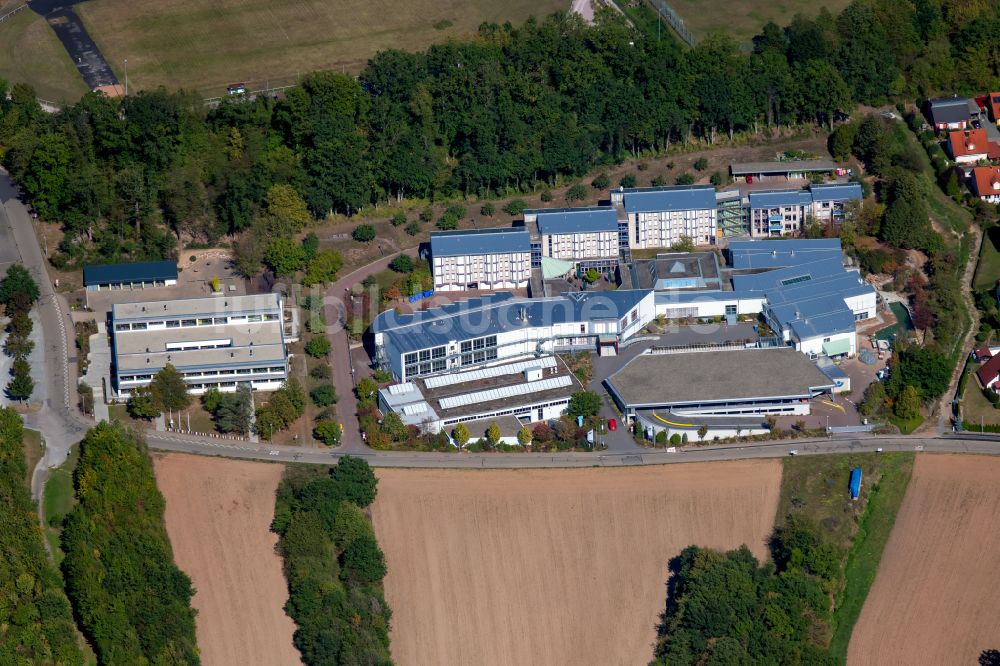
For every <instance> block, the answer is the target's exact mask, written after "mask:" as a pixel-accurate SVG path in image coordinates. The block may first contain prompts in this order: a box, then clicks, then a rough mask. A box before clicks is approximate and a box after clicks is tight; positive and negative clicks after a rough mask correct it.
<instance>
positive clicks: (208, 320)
mask: <svg viewBox="0 0 1000 666" xmlns="http://www.w3.org/2000/svg"><path fill="white" fill-rule="evenodd" d="M198 325H199V326H211V325H212V318H211V317H208V318H205V319H199V320H198Z"/></svg>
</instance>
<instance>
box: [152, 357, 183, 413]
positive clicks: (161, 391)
mask: <svg viewBox="0 0 1000 666" xmlns="http://www.w3.org/2000/svg"><path fill="white" fill-rule="evenodd" d="M149 388H150V389H151V390H152V392H153V395H154V396H155V398H156V403H157V406H158V407H159V408H160V410H161V411H162V410H166V409H170V410H173V411H177V410H179V409H184V408H185V407H187V406H188V404H190V402H191V395H190V394H189V393H188V387H187V383H186V382H185V381H184V376H183V375H181V373H180V372H178V370H177V368H175V367H174V366H173V364H171V363H167V364H166V365H165V366H163V369H162V370H160V371H159V372H157V373H156V374H155V375H153V381H152V383H151V384H150V385H149Z"/></svg>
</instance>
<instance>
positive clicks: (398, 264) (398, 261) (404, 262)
mask: <svg viewBox="0 0 1000 666" xmlns="http://www.w3.org/2000/svg"><path fill="white" fill-rule="evenodd" d="M389 268H391V269H392V270H394V271H396V272H397V273H410V272H412V271H413V257H411V256H410V255H408V254H401V255H399V256H398V257H396V258H395V259H393V260H392V262H390V263H389Z"/></svg>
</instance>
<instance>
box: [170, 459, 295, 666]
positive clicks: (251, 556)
mask: <svg viewBox="0 0 1000 666" xmlns="http://www.w3.org/2000/svg"><path fill="white" fill-rule="evenodd" d="M154 466H155V469H156V482H157V485H159V487H160V491H161V492H162V493H163V496H164V497H166V499H167V509H166V523H167V533H168V534H169V535H170V542H171V544H172V545H173V548H174V557H175V558H176V560H177V564H178V566H180V568H181V569H182V570H184V572H185V573H187V574H188V575H189V576H190V577H191V580H192V581H193V583H194V587H195V590H196V593H195V595H194V598H193V599H192V604H193V605H194V607H195V609H197V611H198V616H197V632H198V646H199V648H200V649H201V658H202V663H203V664H205V666H213V665H217V666H230V665H232V664H241V665H242V666H251V665H254V664H260V666H286V665H289V666H291V665H297V664H301V661H300V658H299V653H298V651H297V650H296V649H295V647H294V646H293V645H292V634H293V633H294V631H295V624H294V623H293V622H292V620H291V618H289V617H288V616H287V615H285V612H284V610H283V607H284V605H285V602H286V601H288V589H287V587H286V585H285V578H284V575H283V574H282V571H281V558H280V557H279V556H278V555H277V554H276V553H275V551H274V547H275V544H276V543H277V541H278V539H277V536H276V535H275V534H273V533H272V532H271V531H270V529H269V528H270V524H271V519H272V517H273V516H274V495H275V491H276V490H277V488H278V482H279V481H280V480H281V473H282V471H283V469H284V468H283V467H281V466H280V465H272V464H267V463H258V462H248V461H243V460H229V459H226V458H205V457H199V456H189V455H183V454H175V453H171V454H166V455H157V456H155V457H154Z"/></svg>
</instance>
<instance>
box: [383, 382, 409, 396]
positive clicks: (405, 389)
mask: <svg viewBox="0 0 1000 666" xmlns="http://www.w3.org/2000/svg"><path fill="white" fill-rule="evenodd" d="M413 389H414V386H413V382H403V383H402V384H393V385H392V386H390V387H389V393H390V394H391V395H403V394H404V393H409V392H410V391H412V390H413Z"/></svg>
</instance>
